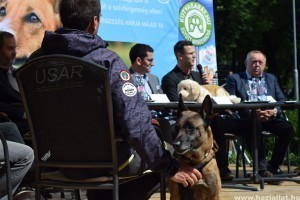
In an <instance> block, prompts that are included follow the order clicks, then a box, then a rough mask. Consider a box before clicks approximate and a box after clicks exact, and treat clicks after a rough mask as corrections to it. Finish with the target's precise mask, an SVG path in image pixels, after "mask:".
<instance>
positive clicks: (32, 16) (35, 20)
mask: <svg viewBox="0 0 300 200" xmlns="http://www.w3.org/2000/svg"><path fill="white" fill-rule="evenodd" d="M25 21H26V22H29V23H40V22H41V20H40V19H39V18H38V16H36V14H35V13H30V14H28V15H26V17H25Z"/></svg>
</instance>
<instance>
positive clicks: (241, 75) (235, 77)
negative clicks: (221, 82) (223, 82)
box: [228, 72, 246, 79]
mask: <svg viewBox="0 0 300 200" xmlns="http://www.w3.org/2000/svg"><path fill="white" fill-rule="evenodd" d="M245 76H246V73H245V72H240V73H234V74H230V75H229V76H228V78H232V79H240V78H243V77H245Z"/></svg>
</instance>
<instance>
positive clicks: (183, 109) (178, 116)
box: [177, 93, 188, 119]
mask: <svg viewBox="0 0 300 200" xmlns="http://www.w3.org/2000/svg"><path fill="white" fill-rule="evenodd" d="M187 110H188V108H187V107H186V106H185V105H184V103H183V100H182V94H181V93H179V99H178V110H177V119H178V118H180V117H181V113H182V112H183V111H187Z"/></svg>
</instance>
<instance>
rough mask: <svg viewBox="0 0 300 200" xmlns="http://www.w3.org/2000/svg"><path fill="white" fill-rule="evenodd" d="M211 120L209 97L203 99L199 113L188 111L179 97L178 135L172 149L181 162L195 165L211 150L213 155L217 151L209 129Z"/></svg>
mask: <svg viewBox="0 0 300 200" xmlns="http://www.w3.org/2000/svg"><path fill="white" fill-rule="evenodd" d="M212 118H213V106H212V101H211V98H210V96H209V95H207V96H206V97H205V99H204V101H203V103H202V107H201V110H200V112H199V113H198V112H193V111H190V110H188V108H187V107H186V106H185V105H184V103H183V101H182V98H181V95H179V104H178V118H177V124H176V130H177V132H178V135H177V137H176V139H175V141H174V143H173V147H174V149H175V152H176V154H178V155H179V156H180V158H181V160H182V159H183V160H184V161H185V162H186V163H188V164H191V165H196V164H199V163H201V162H202V161H203V160H204V159H205V158H206V157H207V153H208V152H210V151H211V150H213V151H212V153H213V154H214V153H215V152H216V151H217V147H216V146H215V144H214V140H213V134H212V131H211V128H210V124H211V120H212Z"/></svg>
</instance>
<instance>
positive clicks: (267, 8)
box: [214, 0, 300, 98]
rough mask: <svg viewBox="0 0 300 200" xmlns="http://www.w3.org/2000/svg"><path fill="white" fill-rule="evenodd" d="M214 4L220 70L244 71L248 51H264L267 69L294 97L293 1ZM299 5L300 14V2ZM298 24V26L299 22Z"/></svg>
mask: <svg viewBox="0 0 300 200" xmlns="http://www.w3.org/2000/svg"><path fill="white" fill-rule="evenodd" d="M214 4H215V30H216V46H217V56H218V69H219V70H225V68H226V69H229V70H231V71H233V72H240V71H243V70H244V69H245V67H244V59H245V56H246V54H247V53H248V52H249V51H251V50H254V49H258V50H262V51H263V52H265V54H266V55H267V59H268V71H269V72H270V73H273V74H275V75H277V76H278V77H279V83H280V85H281V87H282V88H283V90H284V93H285V95H286V96H287V97H289V98H292V97H293V73H294V59H293V57H294V52H293V15H292V13H293V12H292V1H286V0H234V1H232V0H215V2H214ZM296 4H297V5H296V7H297V8H298V9H297V13H296V15H297V16H299V14H300V9H299V6H300V2H299V1H296ZM298 19H299V17H298ZM297 25H298V28H299V22H298V24H297ZM298 38H299V35H298ZM297 41H298V43H299V39H298V40H297ZM297 46H298V47H299V44H298V45H297ZM222 68H224V69H222Z"/></svg>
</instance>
